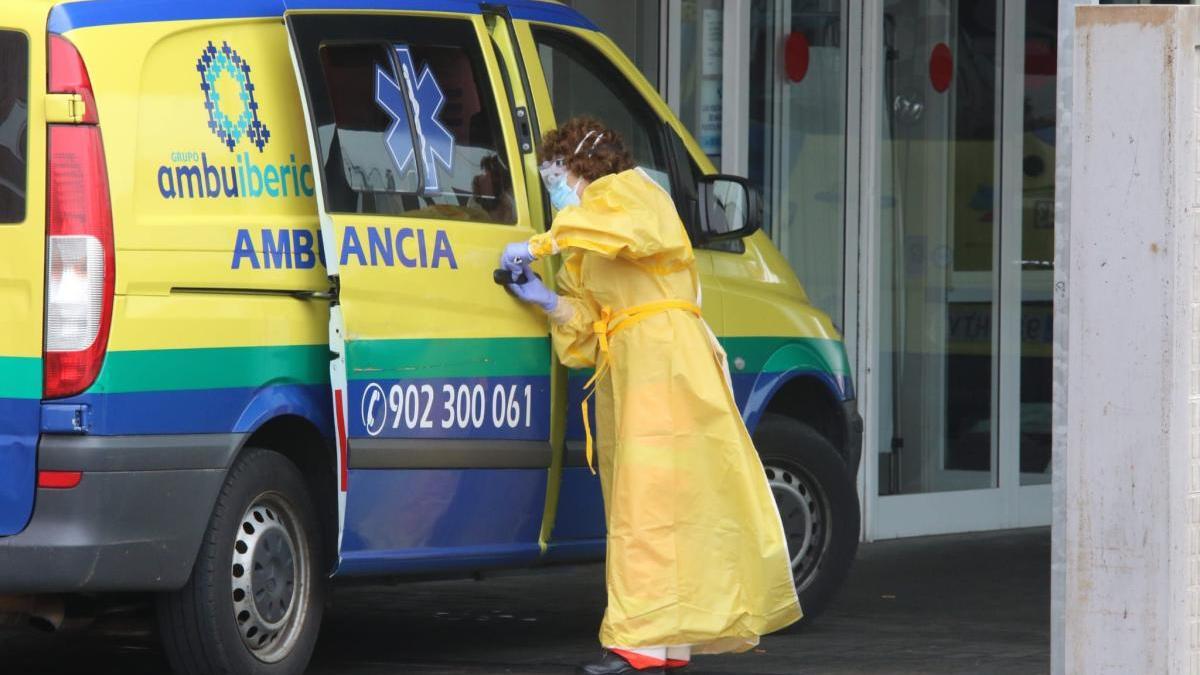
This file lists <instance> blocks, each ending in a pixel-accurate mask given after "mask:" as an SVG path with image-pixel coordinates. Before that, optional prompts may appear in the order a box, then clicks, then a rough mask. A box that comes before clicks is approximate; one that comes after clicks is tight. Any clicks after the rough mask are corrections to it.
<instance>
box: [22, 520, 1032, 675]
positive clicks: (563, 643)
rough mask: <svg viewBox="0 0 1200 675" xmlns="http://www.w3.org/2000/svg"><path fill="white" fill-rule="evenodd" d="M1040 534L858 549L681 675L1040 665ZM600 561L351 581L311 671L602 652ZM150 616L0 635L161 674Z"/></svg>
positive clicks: (100, 668)
mask: <svg viewBox="0 0 1200 675" xmlns="http://www.w3.org/2000/svg"><path fill="white" fill-rule="evenodd" d="M1049 558H1050V534H1049V531H1048V530H1046V529H1035V530H1019V531H1011V532H999V533H985V534H973V535H955V536H946V537H924V538H920V539H907V540H899V541H888V542H879V543H874V544H864V545H863V546H862V547H861V548H860V549H859V555H858V560H857V561H856V562H855V567H854V570H853V572H852V574H851V576H850V580H849V582H848V583H847V586H846V588H845V589H844V590H843V592H842V594H841V595H840V596H839V598H838V599H837V600H836V601H835V603H834V605H833V607H831V608H830V609H829V611H827V612H826V613H825V614H824V615H822V616H821V617H819V618H818V619H817V620H816V621H815V622H812V623H811V624H808V625H804V626H801V627H797V628H792V629H789V630H786V631H783V632H782V633H778V634H775V635H770V636H767V637H765V638H764V639H763V641H762V644H761V645H760V646H759V648H758V649H756V650H754V651H752V652H749V653H746V654H740V655H725V656H713V657H698V658H697V659H696V660H695V661H694V663H693V666H692V667H690V668H688V669H687V671H684V672H686V673H690V674H691V675H716V674H726V673H749V674H759V675H793V674H809V673H813V674H816V673H1021V674H1025V673H1044V672H1047V671H1048V670H1049V651H1050V646H1049V645H1050V622H1049V595H1050V588H1049V584H1050V582H1049ZM603 600H604V578H603V569H602V567H600V566H597V565H591V566H587V567H570V568H568V567H562V568H550V569H542V570H538V571H534V572H526V573H521V574H507V575H500V576H495V577H489V578H486V579H484V580H482V581H472V580H464V581H437V582H419V583H399V584H392V585H378V584H373V585H342V586H339V587H337V588H336V590H335V592H334V594H333V602H332V606H331V607H330V609H329V611H328V612H327V613H326V615H325V624H324V627H323V630H322V635H321V640H320V642H319V643H318V645H317V652H316V655H315V656H314V659H313V664H312V667H311V668H310V670H309V672H310V673H312V674H313V675H334V674H337V675H384V674H385V673H386V674H392V673H418V674H422V675H424V674H433V673H437V674H442V675H482V674H493V673H495V674H500V673H513V674H529V675H541V674H543V673H570V672H572V668H573V667H574V665H575V664H576V663H579V662H581V661H583V660H586V659H589V658H591V657H593V656H595V655H596V654H597V649H598V647H597V646H596V628H597V625H598V623H599V620H600V615H601V613H602V611H603V607H602V604H603ZM165 671H166V664H165V662H164V661H163V657H162V655H161V653H160V651H159V649H158V647H157V644H156V643H155V641H154V637H153V635H152V634H151V632H150V629H149V619H148V617H147V616H146V615H145V612H141V613H138V612H136V611H135V612H132V613H130V614H127V615H124V616H120V617H117V618H114V619H109V620H106V621H105V622H104V623H103V624H102V625H100V626H97V627H94V628H92V629H89V630H86V631H84V632H80V633H69V634H57V635H47V634H42V633H35V632H32V631H27V630H21V631H12V630H9V631H0V672H3V673H21V674H26V673H28V674H30V675H32V674H37V673H46V674H56V675H57V674H63V673H85V672H86V673H122V674H123V675H146V674H154V675H158V674H160V673H164V672H165Z"/></svg>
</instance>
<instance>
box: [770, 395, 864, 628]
mask: <svg viewBox="0 0 1200 675" xmlns="http://www.w3.org/2000/svg"><path fill="white" fill-rule="evenodd" d="M754 444H755V447H757V448H758V452H759V455H760V456H761V457H762V461H763V468H764V469H765V470H766V473H767V482H768V483H769V484H770V486H771V493H772V495H773V496H774V497H775V504H776V506H778V507H779V516H780V518H781V519H782V521H783V529H784V536H785V537H786V539H787V543H788V554H789V555H790V556H791V562H792V576H793V579H794V581H795V583H796V591H797V592H798V593H799V595H800V608H801V610H803V611H804V619H805V620H806V621H808V620H812V619H813V618H815V617H816V616H817V615H818V614H820V613H821V612H822V611H824V610H825V608H826V607H828V606H829V603H830V602H831V601H832V600H833V598H834V596H835V595H836V594H837V591H838V590H839V589H840V588H841V586H842V584H843V583H844V582H845V580H846V576H847V574H849V572H850V565H851V564H852V563H853V562H854V556H855V553H856V552H857V551H858V534H859V520H860V512H859V506H858V489H857V487H856V485H855V483H854V479H853V478H852V477H851V475H850V473H849V472H848V471H847V470H846V463H845V462H844V461H843V460H842V458H841V455H839V454H838V452H837V450H836V449H835V448H834V447H833V444H831V443H830V442H829V441H828V439H826V438H825V437H824V436H822V435H821V434H819V433H817V431H816V430H815V429H813V428H812V427H810V426H808V425H807V424H805V423H803V422H800V421H799V420H795V419H792V418H790V417H785V416H783V415H776V414H767V415H765V416H764V417H763V419H762V421H761V422H760V423H759V425H758V428H757V429H756V430H755V432H754Z"/></svg>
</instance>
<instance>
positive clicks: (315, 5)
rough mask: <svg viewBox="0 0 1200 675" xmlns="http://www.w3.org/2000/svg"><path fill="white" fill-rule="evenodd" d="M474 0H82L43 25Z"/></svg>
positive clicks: (572, 20)
mask: <svg viewBox="0 0 1200 675" xmlns="http://www.w3.org/2000/svg"><path fill="white" fill-rule="evenodd" d="M503 4H507V5H508V7H509V11H510V12H511V13H512V15H513V17H514V18H516V19H526V20H529V21H542V22H546V23H555V24H559V25H564V26H574V27H576V28H584V29H587V30H597V28H596V26H595V24H593V23H592V22H591V21H589V20H588V19H587V18H585V17H584V16H583V15H582V14H579V13H578V12H575V11H574V10H572V9H570V8H567V7H563V6H560V5H555V4H551V3H545V2H538V1H537V0H515V1H514V2H508V3H503ZM479 5H480V3H478V2H470V1H468V0H204V1H203V2H198V1H195V0H86V1H84V2H72V3H68V4H62V5H56V6H55V7H54V8H53V9H52V10H51V11H50V19H49V30H50V32H51V33H56V34H60V35H61V34H63V33H66V32H68V31H72V30H78V29H81V28H91V27H94V26H111V25H118V24H131V23H147V22H151V21H190V20H201V19H256V18H263V19H265V18H278V17H282V16H283V13H284V12H285V11H287V10H315V9H327V10H331V11H337V10H364V9H374V10H396V11H435V12H457V13H461V14H479V12H480V7H479Z"/></svg>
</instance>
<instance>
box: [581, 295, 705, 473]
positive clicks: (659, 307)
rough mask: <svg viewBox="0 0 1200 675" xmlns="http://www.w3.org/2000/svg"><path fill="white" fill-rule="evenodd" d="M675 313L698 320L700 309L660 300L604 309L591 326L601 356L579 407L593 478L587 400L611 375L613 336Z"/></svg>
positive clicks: (586, 385)
mask: <svg viewBox="0 0 1200 675" xmlns="http://www.w3.org/2000/svg"><path fill="white" fill-rule="evenodd" d="M672 309H682V310H684V311H685V312H691V313H692V314H695V315H696V316H697V317H699V316H700V308H699V307H698V306H697V305H696V303H694V302H688V301H686V300H659V301H657V302H647V303H646V304H644V305H636V306H634V307H630V308H629V309H625V310H622V311H620V312H617V313H616V314H613V312H612V308H610V307H605V308H603V309H601V310H600V320H599V321H596V322H594V323H593V324H592V330H593V331H595V332H596V338H597V339H598V340H599V342H600V354H599V357H598V358H597V359H596V372H595V373H594V374H593V375H592V378H591V379H590V380H588V381H587V384H585V385H583V388H584V389H586V390H587V395H586V396H584V397H583V403H582V405H581V406H580V407H581V408H582V410H583V432H584V435H585V436H586V438H587V463H588V469H589V470H591V472H592V473H593V474H595V473H596V469H595V467H594V466H593V464H592V422H591V420H590V419H589V415H588V399H590V398H591V397H592V396H594V395H595V393H596V384H597V383H598V382H599V381H600V378H602V377H604V375H605V374H607V373H608V370H609V366H610V365H611V360H610V357H609V352H608V346H609V342H610V341H611V340H612V339H613V336H615V335H616V334H617V333H620V332H621V331H623V330H625V329H626V328H632V327H633V326H636V325H637V324H639V323H641V322H643V321H645V320H646V319H649V318H650V317H652V316H654V315H655V314H661V313H663V312H667V311H670V310H672Z"/></svg>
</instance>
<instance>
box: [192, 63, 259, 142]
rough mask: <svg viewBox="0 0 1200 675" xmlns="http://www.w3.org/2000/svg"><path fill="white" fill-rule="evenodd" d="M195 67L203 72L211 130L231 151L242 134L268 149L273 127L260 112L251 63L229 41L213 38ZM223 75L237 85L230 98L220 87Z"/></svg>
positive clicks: (205, 98) (202, 80)
mask: <svg viewBox="0 0 1200 675" xmlns="http://www.w3.org/2000/svg"><path fill="white" fill-rule="evenodd" d="M196 70H197V71H199V73H200V91H202V92H204V108H205V110H207V111H208V128H209V130H210V131H212V132H213V134H215V135H216V137H217V138H218V139H220V141H221V143H222V144H223V145H224V146H225V147H227V148H229V151H230V152H233V151H234V150H236V149H237V145H238V143H239V142H241V140H242V138H243V137H246V138H248V139H250V142H251V143H252V144H254V147H256V148H258V151H259V152H263V151H264V150H266V147H267V143H268V142H269V141H270V140H271V131H270V130H269V129H267V125H265V124H263V123H262V120H261V119H259V116H258V112H259V106H258V100H257V99H256V98H255V96H254V92H255V87H254V83H253V82H252V81H251V80H250V64H249V63H247V62H246V60H245V59H243V58H242V56H241V55H240V54H238V52H237V50H236V49H234V48H232V47H230V46H229V43H228V42H222V43H221V46H220V47H219V48H218V47H217V46H216V45H214V44H213V43H212V42H211V41H210V42H209V43H208V46H207V47H205V48H204V51H203V52H202V53H201V54H200V58H199V59H197V60H196ZM224 78H228V79H229V80H230V81H231V82H232V83H233V85H234V87H235V88H236V98H234V99H232V100H229V101H223V100H222V98H221V93H220V92H219V91H217V83H218V82H219V81H221V80H222V79H224ZM226 105H228V107H226Z"/></svg>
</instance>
